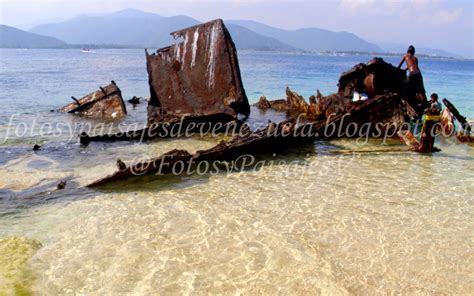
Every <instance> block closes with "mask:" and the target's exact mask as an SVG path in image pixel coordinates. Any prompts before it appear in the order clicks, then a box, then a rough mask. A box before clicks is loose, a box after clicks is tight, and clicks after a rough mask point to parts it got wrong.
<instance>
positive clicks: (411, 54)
mask: <svg viewBox="0 0 474 296" xmlns="http://www.w3.org/2000/svg"><path fill="white" fill-rule="evenodd" d="M405 62H406V63H407V69H405V70H408V77H407V79H406V80H405V85H404V89H405V95H406V96H407V99H408V101H409V103H411V104H412V105H413V106H414V107H415V106H416V108H415V109H416V111H417V112H418V114H421V113H420V111H421V112H423V109H424V107H425V105H426V103H427V100H426V91H425V87H424V85H423V76H422V75H421V71H420V68H418V58H417V57H416V56H415V47H413V45H410V46H409V47H408V50H407V54H406V55H405V56H403V58H402V60H401V61H400V64H399V65H398V68H401V67H402V65H403V63H405ZM418 96H421V98H418Z"/></svg>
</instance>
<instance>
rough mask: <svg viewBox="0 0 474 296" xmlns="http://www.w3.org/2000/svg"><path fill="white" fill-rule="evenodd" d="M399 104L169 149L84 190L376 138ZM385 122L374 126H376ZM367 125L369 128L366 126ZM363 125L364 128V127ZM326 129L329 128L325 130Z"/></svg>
mask: <svg viewBox="0 0 474 296" xmlns="http://www.w3.org/2000/svg"><path fill="white" fill-rule="evenodd" d="M399 104H400V101H399V98H398V96H395V95H382V96H377V97H375V98H373V99H371V100H367V101H364V102H363V103H362V104H359V105H357V106H354V107H353V108H352V109H351V110H350V112H349V113H347V114H344V115H342V114H340V115H337V116H334V117H332V118H331V119H330V120H329V121H328V122H326V121H318V122H303V123H302V122H298V121H296V120H294V119H292V120H287V121H284V122H281V123H279V124H276V123H273V122H271V123H269V124H268V125H267V126H266V127H265V128H262V129H259V130H257V131H254V132H246V133H241V135H238V136H236V137H234V138H233V139H232V140H230V141H221V142H220V143H219V144H218V145H216V146H214V147H212V148H210V149H207V150H201V151H197V152H196V153H194V154H191V153H189V152H188V151H185V150H177V149H175V150H172V151H169V152H167V153H164V154H163V155H161V156H159V157H157V158H153V159H150V160H147V161H144V162H140V163H135V164H131V165H130V166H127V165H125V164H120V167H119V169H118V171H116V172H115V173H113V174H112V175H110V176H107V177H105V178H103V179H100V180H97V181H95V182H93V183H91V184H89V185H88V186H87V187H96V186H101V185H105V184H107V183H111V182H114V181H118V180H124V179H128V178H131V177H133V176H141V175H144V174H157V175H165V174H171V173H173V170H174V165H175V164H176V163H199V162H201V161H226V160H235V159H236V158H238V157H239V156H241V155H248V154H250V155H262V154H271V153H274V152H279V151H283V150H285V149H287V148H289V147H298V146H301V145H302V144H305V143H311V142H313V141H315V140H316V139H332V138H336V137H357V136H359V135H360V133H359V132H360V131H361V130H358V127H359V128H362V129H364V128H366V127H368V128H367V130H364V131H363V132H364V133H365V132H366V133H367V134H368V135H376V133H380V131H387V132H389V130H392V129H393V130H396V128H397V127H396V126H393V125H392V124H391V122H392V120H393V118H392V116H393V114H392V113H391V112H390V110H392V109H393V108H396V107H397V106H398V105H399ZM384 122H385V123H386V124H384V125H377V124H378V123H384ZM367 123H370V125H367ZM364 124H365V125H364ZM328 126H331V127H332V128H331V129H330V130H328V129H327V127H328Z"/></svg>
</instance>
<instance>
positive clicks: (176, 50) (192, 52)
mask: <svg viewBox="0 0 474 296" xmlns="http://www.w3.org/2000/svg"><path fill="white" fill-rule="evenodd" d="M171 35H172V36H173V37H174V38H175V39H176V38H182V39H183V41H182V42H180V43H177V44H173V45H171V46H169V47H165V48H162V49H159V50H157V52H156V53H153V54H148V51H146V60H147V71H148V78H149V85H150V92H151V97H150V102H149V107H148V123H149V124H153V123H156V122H162V121H167V120H170V119H172V118H176V117H180V116H182V115H193V116H205V115H213V114H227V115H230V116H232V117H234V118H236V116H237V114H239V113H240V114H243V115H245V116H248V115H249V113H250V107H249V104H248V101H247V96H246V94H245V90H244V88H243V86H242V79H241V76H240V68H239V63H238V59H237V51H236V48H235V45H234V42H233V41H232V38H231V36H230V34H229V32H228V31H227V28H226V27H225V25H224V22H223V21H222V20H221V19H217V20H214V21H211V22H208V23H205V24H201V25H197V26H193V27H190V28H187V29H183V30H179V31H176V32H173V33H171Z"/></svg>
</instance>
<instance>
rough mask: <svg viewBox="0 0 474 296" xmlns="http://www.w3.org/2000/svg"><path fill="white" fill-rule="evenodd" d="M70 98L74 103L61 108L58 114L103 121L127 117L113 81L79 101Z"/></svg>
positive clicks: (119, 93) (120, 96)
mask: <svg viewBox="0 0 474 296" xmlns="http://www.w3.org/2000/svg"><path fill="white" fill-rule="evenodd" d="M71 98H72V99H73V100H74V103H71V104H69V105H67V106H64V107H62V108H61V109H59V110H58V111H59V112H67V113H72V114H78V115H82V116H86V117H91V118H105V119H114V118H120V117H123V116H125V115H127V109H126V107H125V104H124V102H123V99H122V93H121V91H120V89H119V88H118V86H117V85H116V84H115V82H114V81H112V82H111V83H110V84H109V85H107V86H104V87H100V89H99V90H97V91H95V92H92V93H90V94H88V95H86V96H85V97H83V98H81V99H76V98H75V97H71Z"/></svg>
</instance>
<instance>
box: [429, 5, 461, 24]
mask: <svg viewBox="0 0 474 296" xmlns="http://www.w3.org/2000/svg"><path fill="white" fill-rule="evenodd" d="M462 11H463V10H462V8H457V9H454V10H452V11H449V10H439V11H436V12H435V14H434V15H433V19H434V20H435V21H437V22H439V23H442V24H451V23H454V22H455V21H457V20H458V19H459V17H460V16H461V14H462Z"/></svg>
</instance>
